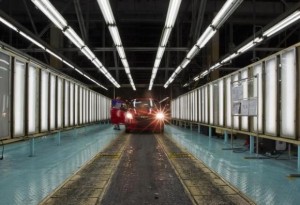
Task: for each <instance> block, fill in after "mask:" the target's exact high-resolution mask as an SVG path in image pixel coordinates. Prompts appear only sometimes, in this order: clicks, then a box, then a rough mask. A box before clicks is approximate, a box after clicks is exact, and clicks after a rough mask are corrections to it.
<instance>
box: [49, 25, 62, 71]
mask: <svg viewBox="0 0 300 205" xmlns="http://www.w3.org/2000/svg"><path fill="white" fill-rule="evenodd" d="M50 45H51V46H52V47H53V48H62V47H63V34H62V32H61V30H59V29H58V28H56V27H55V26H54V25H52V26H51V28H50ZM50 65H51V66H53V67H54V68H62V67H63V63H62V61H60V60H58V59H57V58H55V57H54V56H51V55H50Z"/></svg>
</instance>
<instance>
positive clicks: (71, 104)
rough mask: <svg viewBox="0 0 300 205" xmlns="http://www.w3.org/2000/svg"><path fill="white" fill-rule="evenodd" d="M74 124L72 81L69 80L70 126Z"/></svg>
mask: <svg viewBox="0 0 300 205" xmlns="http://www.w3.org/2000/svg"><path fill="white" fill-rule="evenodd" d="M73 125H74V83H72V82H70V126H73Z"/></svg>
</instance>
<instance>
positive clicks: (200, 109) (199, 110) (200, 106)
mask: <svg viewBox="0 0 300 205" xmlns="http://www.w3.org/2000/svg"><path fill="white" fill-rule="evenodd" d="M197 107H198V122H202V93H201V88H199V89H198V104H197Z"/></svg>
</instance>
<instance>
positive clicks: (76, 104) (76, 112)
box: [74, 84, 79, 125]
mask: <svg viewBox="0 0 300 205" xmlns="http://www.w3.org/2000/svg"><path fill="white" fill-rule="evenodd" d="M74 86H75V87H74V92H75V93H74V125H78V105H79V102H78V85H77V84H75V85H74Z"/></svg>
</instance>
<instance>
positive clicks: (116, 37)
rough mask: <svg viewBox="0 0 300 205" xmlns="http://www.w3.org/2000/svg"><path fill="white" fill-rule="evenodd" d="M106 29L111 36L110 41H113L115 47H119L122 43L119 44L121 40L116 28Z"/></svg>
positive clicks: (109, 27)
mask: <svg viewBox="0 0 300 205" xmlns="http://www.w3.org/2000/svg"><path fill="white" fill-rule="evenodd" d="M108 29H109V32H110V34H111V36H112V39H113V41H114V44H115V46H121V45H122V42H121V38H120V34H119V31H118V28H117V27H116V26H108Z"/></svg>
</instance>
